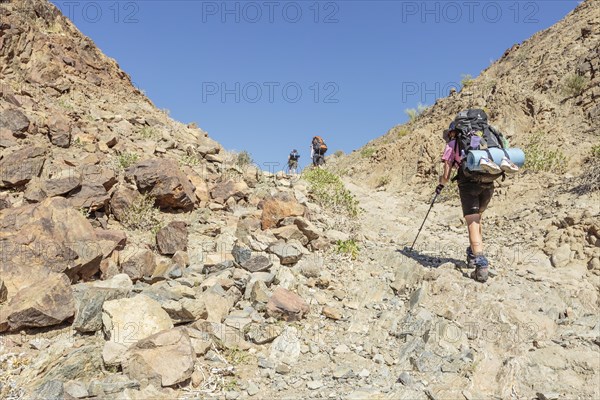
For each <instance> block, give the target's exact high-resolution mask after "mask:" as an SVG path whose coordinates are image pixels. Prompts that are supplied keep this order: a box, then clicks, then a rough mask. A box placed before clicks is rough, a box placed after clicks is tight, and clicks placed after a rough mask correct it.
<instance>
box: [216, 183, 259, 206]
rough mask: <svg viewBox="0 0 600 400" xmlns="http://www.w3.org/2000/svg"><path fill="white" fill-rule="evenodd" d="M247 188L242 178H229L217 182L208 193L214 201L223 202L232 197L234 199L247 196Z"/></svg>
mask: <svg viewBox="0 0 600 400" xmlns="http://www.w3.org/2000/svg"><path fill="white" fill-rule="evenodd" d="M249 190H250V189H249V188H248V185H247V184H246V182H244V181H243V180H234V179H230V180H228V181H226V182H221V183H217V184H216V185H215V187H214V188H213V189H212V190H211V192H210V195H211V197H212V198H213V200H214V201H216V202H217V203H220V204H225V203H226V202H227V200H229V199H230V198H232V197H233V199H234V200H235V201H238V200H241V199H245V198H246V197H248V194H249Z"/></svg>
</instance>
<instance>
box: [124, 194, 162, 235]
mask: <svg viewBox="0 0 600 400" xmlns="http://www.w3.org/2000/svg"><path fill="white" fill-rule="evenodd" d="M154 202H155V200H154V198H153V197H150V196H149V195H147V194H146V195H142V196H139V197H138V198H137V199H135V201H134V202H133V203H132V204H131V205H130V206H129V207H128V208H127V210H126V211H125V213H124V216H123V218H121V224H122V225H123V226H124V227H125V228H127V229H130V230H140V231H150V232H152V233H153V234H155V233H156V232H158V230H159V229H160V227H161V221H160V218H159V217H160V211H159V210H158V208H156V207H154Z"/></svg>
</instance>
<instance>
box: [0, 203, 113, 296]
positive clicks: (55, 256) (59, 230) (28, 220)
mask: <svg viewBox="0 0 600 400" xmlns="http://www.w3.org/2000/svg"><path fill="white" fill-rule="evenodd" d="M0 244H1V245H2V248H3V254H2V262H0V276H2V278H3V279H4V282H5V284H6V286H7V288H8V292H9V297H11V296H12V295H14V294H15V293H16V292H18V291H19V290H20V289H22V288H24V287H27V286H30V285H31V284H32V283H33V282H35V281H37V280H39V279H41V278H43V277H44V276H48V275H49V273H50V272H64V273H65V274H66V275H67V276H68V277H69V278H70V279H71V280H72V281H77V280H78V279H80V278H90V277H92V276H93V275H95V274H96V273H97V272H98V270H99V268H100V261H101V259H102V249H101V247H100V245H99V244H98V237H97V236H96V234H95V232H94V228H93V227H92V225H91V224H90V222H89V221H88V220H87V219H86V218H85V217H84V216H83V215H82V214H81V213H80V212H79V211H77V210H75V209H73V208H72V207H71V206H70V205H69V202H68V200H66V199H65V198H62V197H53V198H49V199H46V200H44V201H42V202H41V203H38V204H34V205H26V206H22V207H15V208H9V209H6V210H3V211H2V213H1V214H0Z"/></svg>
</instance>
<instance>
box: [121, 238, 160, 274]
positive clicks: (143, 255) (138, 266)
mask: <svg viewBox="0 0 600 400" xmlns="http://www.w3.org/2000/svg"><path fill="white" fill-rule="evenodd" d="M119 263H120V264H121V270H122V271H123V273H125V274H127V275H129V277H130V278H131V279H132V280H134V281H136V280H138V279H142V278H143V277H144V276H151V275H152V273H153V272H154V270H155V268H156V257H155V255H154V253H153V252H152V251H150V250H148V249H144V248H138V247H134V246H128V247H126V248H125V250H123V251H121V252H119Z"/></svg>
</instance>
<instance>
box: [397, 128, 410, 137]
mask: <svg viewBox="0 0 600 400" xmlns="http://www.w3.org/2000/svg"><path fill="white" fill-rule="evenodd" d="M409 133H410V131H409V130H408V129H407V128H405V127H402V128H400V129H398V137H399V138H402V137H404V136H406V135H408V134H409Z"/></svg>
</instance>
